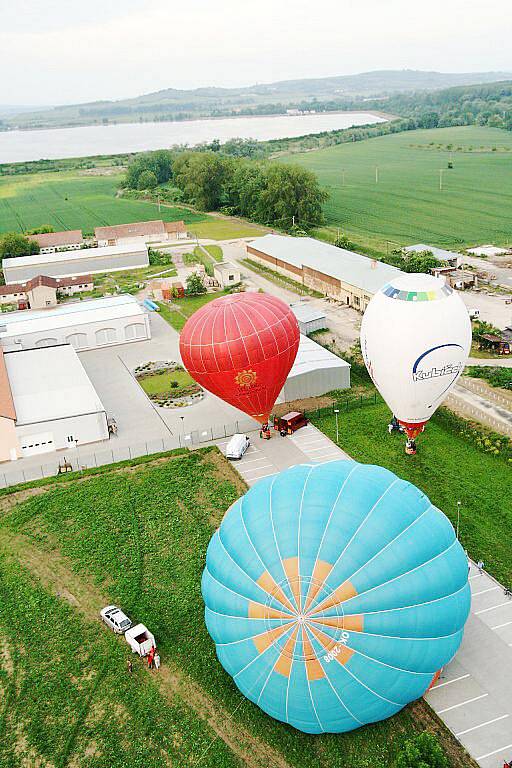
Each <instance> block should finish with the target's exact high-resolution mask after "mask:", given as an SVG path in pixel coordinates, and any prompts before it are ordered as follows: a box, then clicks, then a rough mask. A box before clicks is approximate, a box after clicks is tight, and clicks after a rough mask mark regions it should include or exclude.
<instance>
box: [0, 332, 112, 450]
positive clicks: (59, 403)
mask: <svg viewBox="0 0 512 768" xmlns="http://www.w3.org/2000/svg"><path fill="white" fill-rule="evenodd" d="M35 372H37V375H34V374H35ZM108 439H109V432H108V425H107V414H106V412H105V408H104V407H103V404H102V402H101V400H100V398H99V397H98V395H97V393H96V391H95V389H94V387H93V385H92V384H91V382H90V380H89V378H88V376H87V374H86V372H85V370H84V367H83V366H82V363H81V362H80V360H79V358H78V355H77V354H76V352H75V350H74V349H73V347H71V346H70V345H69V344H63V345H58V346H54V347H47V348H46V349H44V350H42V349H30V350H23V351H17V352H4V351H3V350H2V349H1V348H0V461H14V460H16V459H19V458H22V457H24V456H34V455H36V454H43V453H48V452H50V451H58V450H60V449H63V448H69V449H75V450H77V446H80V445H83V444H86V443H95V442H98V441H101V440H108Z"/></svg>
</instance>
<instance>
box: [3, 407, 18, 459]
mask: <svg viewBox="0 0 512 768" xmlns="http://www.w3.org/2000/svg"><path fill="white" fill-rule="evenodd" d="M20 456H21V450H20V447H19V443H18V437H17V435H16V427H15V425H14V421H13V420H12V419H6V418H5V417H3V416H0V461H14V460H15V459H19V458H20Z"/></svg>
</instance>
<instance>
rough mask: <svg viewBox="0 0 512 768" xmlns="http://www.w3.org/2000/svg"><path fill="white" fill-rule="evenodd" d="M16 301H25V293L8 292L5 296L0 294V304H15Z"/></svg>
mask: <svg viewBox="0 0 512 768" xmlns="http://www.w3.org/2000/svg"><path fill="white" fill-rule="evenodd" d="M18 301H27V294H26V293H25V292H21V293H10V294H8V295H7V296H0V304H17V303H18Z"/></svg>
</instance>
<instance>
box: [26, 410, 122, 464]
mask: <svg viewBox="0 0 512 768" xmlns="http://www.w3.org/2000/svg"><path fill="white" fill-rule="evenodd" d="M16 436H17V440H18V442H19V445H20V448H21V455H22V456H34V455H38V454H43V453H49V452H51V451H59V450H62V449H69V451H70V454H69V456H66V458H68V459H69V458H76V446H75V440H78V451H80V446H81V445H86V444H88V443H96V442H100V441H103V440H108V439H109V434H108V426H107V416H106V413H105V412H104V411H100V412H98V413H90V414H78V415H76V416H69V417H66V418H64V419H54V420H52V421H42V422H39V423H34V424H24V425H23V426H18V427H16ZM38 443H39V445H37V444H38ZM43 443H44V445H43ZM31 446H32V447H31ZM65 455H66V454H64V456H65Z"/></svg>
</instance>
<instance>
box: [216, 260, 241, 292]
mask: <svg viewBox="0 0 512 768" xmlns="http://www.w3.org/2000/svg"><path fill="white" fill-rule="evenodd" d="M213 276H214V278H215V279H216V281H217V282H218V284H219V285H220V287H221V288H230V287H231V286H232V285H236V284H237V283H239V282H240V280H241V279H242V278H241V274H240V270H239V268H238V267H237V266H236V264H232V263H231V262H230V261H220V262H219V263H217V264H215V265H214V267H213Z"/></svg>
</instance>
